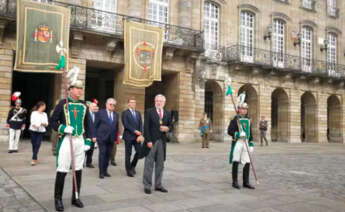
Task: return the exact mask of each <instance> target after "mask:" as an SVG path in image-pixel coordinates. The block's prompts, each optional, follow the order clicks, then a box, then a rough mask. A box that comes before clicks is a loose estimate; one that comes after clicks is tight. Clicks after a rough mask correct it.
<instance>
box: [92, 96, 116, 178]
mask: <svg viewBox="0 0 345 212" xmlns="http://www.w3.org/2000/svg"><path fill="white" fill-rule="evenodd" d="M115 105H116V100H115V99H114V98H109V99H107V101H106V105H105V106H106V108H105V109H102V110H100V111H99V112H98V113H97V114H96V117H95V128H96V139H97V143H98V147H99V155H98V160H99V161H98V165H99V178H101V179H103V178H104V177H110V174H109V173H108V165H109V158H110V155H111V151H112V149H113V145H116V144H115V142H116V138H117V133H118V130H119V114H118V113H116V112H115Z"/></svg>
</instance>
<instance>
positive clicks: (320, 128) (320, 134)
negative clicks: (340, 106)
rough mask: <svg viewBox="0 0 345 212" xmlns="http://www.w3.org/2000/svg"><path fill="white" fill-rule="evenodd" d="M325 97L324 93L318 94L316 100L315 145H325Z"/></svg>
mask: <svg viewBox="0 0 345 212" xmlns="http://www.w3.org/2000/svg"><path fill="white" fill-rule="evenodd" d="M327 97H328V95H327V94H325V93H321V92H318V93H317V99H316V105H317V106H316V117H317V118H316V127H315V128H316V132H317V138H316V142H317V143H327V142H328V140H327Z"/></svg>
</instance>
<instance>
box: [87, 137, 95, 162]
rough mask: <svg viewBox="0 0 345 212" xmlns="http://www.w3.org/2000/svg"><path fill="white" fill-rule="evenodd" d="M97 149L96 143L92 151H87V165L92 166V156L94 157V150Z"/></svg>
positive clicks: (91, 148)
mask: <svg viewBox="0 0 345 212" xmlns="http://www.w3.org/2000/svg"><path fill="white" fill-rule="evenodd" d="M94 149H95V143H94V142H92V143H91V146H90V149H89V150H88V151H86V153H85V154H86V165H90V164H92V155H93V150H94Z"/></svg>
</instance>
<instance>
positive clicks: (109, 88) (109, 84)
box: [85, 67, 114, 108]
mask: <svg viewBox="0 0 345 212" xmlns="http://www.w3.org/2000/svg"><path fill="white" fill-rule="evenodd" d="M110 97H113V98H114V71H113V70H110V69H101V68H93V67H88V68H87V71H86V86H85V100H87V101H91V100H92V99H97V100H98V102H99V106H100V107H101V108H104V107H105V101H106V100H107V98H110Z"/></svg>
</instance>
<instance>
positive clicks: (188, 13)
mask: <svg viewBox="0 0 345 212" xmlns="http://www.w3.org/2000/svg"><path fill="white" fill-rule="evenodd" d="M192 4H193V1H191V0H180V1H179V3H178V6H179V25H180V26H182V27H188V28H191V27H192Z"/></svg>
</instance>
